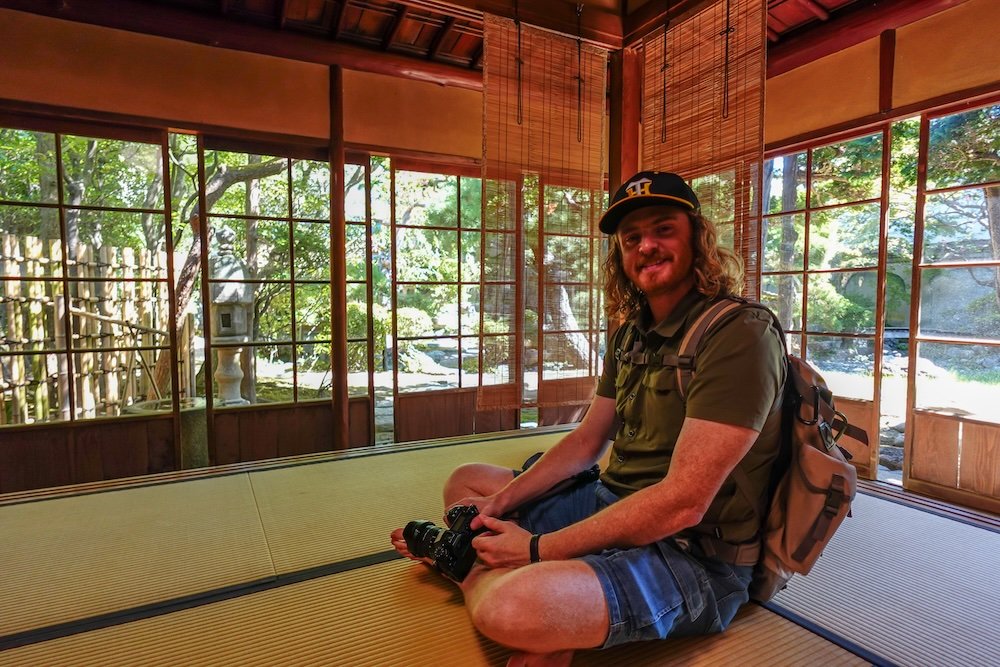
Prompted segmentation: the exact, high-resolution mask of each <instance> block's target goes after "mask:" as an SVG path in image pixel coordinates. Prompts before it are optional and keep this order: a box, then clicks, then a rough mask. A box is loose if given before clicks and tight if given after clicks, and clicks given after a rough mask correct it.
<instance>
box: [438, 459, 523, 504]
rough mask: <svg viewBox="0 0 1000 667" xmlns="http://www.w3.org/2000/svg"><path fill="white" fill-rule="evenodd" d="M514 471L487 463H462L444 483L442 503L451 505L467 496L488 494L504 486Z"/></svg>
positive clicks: (511, 477)
mask: <svg viewBox="0 0 1000 667" xmlns="http://www.w3.org/2000/svg"><path fill="white" fill-rule="evenodd" d="M513 477H514V473H513V472H512V471H511V469H510V468H504V467H501V466H495V465H492V464H489V463H463V464H462V465H460V466H458V467H457V468H455V470H454V471H453V472H452V473H451V476H450V477H449V478H448V481H447V482H445V484H444V503H445V505H451V504H452V503H456V502H458V501H459V500H461V499H462V498H465V497H467V496H488V495H490V494H493V493H496V492H497V491H499V490H500V489H502V488H503V487H504V485H506V484H507V482H509V481H510V480H511V479H513Z"/></svg>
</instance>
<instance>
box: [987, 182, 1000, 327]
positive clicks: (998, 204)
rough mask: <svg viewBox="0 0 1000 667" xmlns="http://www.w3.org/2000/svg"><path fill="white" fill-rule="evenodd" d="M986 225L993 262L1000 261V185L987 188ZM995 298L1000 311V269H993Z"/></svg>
mask: <svg viewBox="0 0 1000 667" xmlns="http://www.w3.org/2000/svg"><path fill="white" fill-rule="evenodd" d="M985 194H986V224H987V225H989V231H990V250H991V251H992V253H993V260H994V261H996V260H1000V185H991V186H989V187H987V188H985ZM993 298H994V300H995V301H996V304H997V309H998V310H1000V267H997V268H995V269H993Z"/></svg>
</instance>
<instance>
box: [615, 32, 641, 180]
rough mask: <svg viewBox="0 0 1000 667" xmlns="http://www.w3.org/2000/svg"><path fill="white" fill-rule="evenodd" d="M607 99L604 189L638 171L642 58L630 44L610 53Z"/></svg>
mask: <svg viewBox="0 0 1000 667" xmlns="http://www.w3.org/2000/svg"><path fill="white" fill-rule="evenodd" d="M610 88H611V99H610V107H611V108H610V109H609V116H610V118H609V121H610V135H611V136H610V141H609V158H608V189H609V190H610V191H611V192H612V193H613V192H614V191H615V189H617V188H618V186H619V185H621V184H622V181H623V180H624V179H626V178H628V177H629V176H631V175H632V174H634V173H635V172H637V171H639V104H640V96H641V91H642V58H641V57H640V55H639V52H638V51H637V50H636V49H634V48H624V49H621V50H619V51H615V52H613V53H612V54H611V86H610Z"/></svg>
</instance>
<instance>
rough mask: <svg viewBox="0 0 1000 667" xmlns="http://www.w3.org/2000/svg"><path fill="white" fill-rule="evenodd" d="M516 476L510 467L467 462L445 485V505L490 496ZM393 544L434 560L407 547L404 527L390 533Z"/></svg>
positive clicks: (401, 550) (426, 560) (403, 552)
mask: <svg viewBox="0 0 1000 667" xmlns="http://www.w3.org/2000/svg"><path fill="white" fill-rule="evenodd" d="M513 478H514V473H513V471H512V470H511V469H510V468H503V467H501V466H495V465H490V464H488V463H466V464H464V465H461V466H459V467H458V468H455V470H454V471H453V472H452V473H451V476H450V477H449V478H448V481H447V482H445V485H444V506H445V508H448V507H450V506H452V505H454V504H455V503H457V502H458V501H460V500H461V499H462V498H468V497H469V496H488V495H491V494H493V493H496V492H497V491H499V490H500V489H502V488H503V487H504V486H505V485H506V484H507V482H509V481H510V480H512V479H513ZM390 540H391V541H392V546H393V547H394V548H395V549H396V551H398V552H399V553H400V555H402V556H405V557H406V558H409V559H410V560H417V561H421V562H423V563H427V564H428V565H433V564H434V562H433V561H432V560H431V559H430V558H417V557H416V556H414V555H413V554H411V553H410V551H409V549H407V548H406V540H404V539H403V529H402V528H397V529H396V530H394V531H392V534H391V535H390Z"/></svg>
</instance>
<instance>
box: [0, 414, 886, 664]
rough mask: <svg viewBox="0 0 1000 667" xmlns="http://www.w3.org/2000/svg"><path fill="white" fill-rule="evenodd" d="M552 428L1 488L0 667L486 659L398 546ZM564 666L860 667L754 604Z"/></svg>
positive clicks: (437, 580) (453, 594) (436, 585)
mask: <svg viewBox="0 0 1000 667" xmlns="http://www.w3.org/2000/svg"><path fill="white" fill-rule="evenodd" d="M561 435H562V432H561V431H560V430H553V431H548V432H529V434H517V435H510V436H500V437H495V438H481V439H477V440H453V441H449V442H446V443H427V444H426V445H416V446H411V447H409V448H407V449H403V450H400V451H393V452H392V453H385V452H386V450H384V449H381V450H368V451H354V452H351V453H350V454H349V455H341V456H336V455H329V456H313V457H307V458H304V459H300V460H296V461H281V462H276V463H266V464H261V465H260V466H242V467H238V468H231V469H225V470H222V471H217V472H216V473H214V474H211V475H204V474H201V475H195V476H185V475H181V476H171V477H163V478H144V479H141V480H136V481H133V482H130V483H113V484H109V485H106V486H104V487H101V486H95V487H92V488H90V489H88V490H87V492H84V493H80V492H76V493H60V494H44V493H43V494H29V495H24V496H18V497H13V498H5V499H0V535H3V536H4V539H3V540H0V572H2V573H3V576H2V577H0V665H156V664H163V665H228V664H233V665H237V664H238V665H276V664H281V665H299V664H301V665H306V664H309V665H315V664H323V665H366V664H370V665H500V664H503V663H504V661H505V660H506V658H507V656H508V653H507V651H506V650H505V649H503V648H502V647H500V646H498V645H496V644H494V643H492V642H490V641H488V640H486V639H484V638H482V637H481V636H479V635H478V634H477V633H476V632H475V630H474V629H473V628H472V626H471V624H470V623H469V620H468V618H467V616H466V614H465V610H464V606H463V605H462V601H461V597H460V596H459V594H458V592H457V589H456V588H455V587H454V586H453V585H452V584H451V583H449V582H447V581H446V580H444V579H442V578H441V577H439V576H438V575H436V574H434V573H432V572H430V571H429V570H428V569H427V568H425V567H424V566H422V565H420V564H416V563H412V562H409V561H404V560H400V559H397V558H396V557H395V553H394V552H392V551H391V548H390V545H389V541H388V534H389V532H390V530H391V529H393V528H395V527H397V526H400V525H403V524H405V523H406V522H407V521H409V520H412V519H419V518H426V519H431V520H435V521H436V520H438V519H439V518H440V515H441V500H440V492H441V487H442V483H443V481H444V479H445V478H446V476H447V474H448V473H449V471H450V470H451V469H453V468H454V467H455V466H457V465H459V464H461V463H464V462H469V461H486V462H491V463H496V464H500V465H505V466H510V467H519V466H520V464H521V462H523V460H524V459H525V458H527V456H529V455H530V454H532V453H534V452H536V451H539V450H542V449H545V448H547V447H549V446H551V445H552V444H553V443H554V442H556V441H557V440H558V438H559V437H561ZM574 664H577V665H615V664H623V665H624V664H628V665H630V666H633V665H636V666H641V665H661V664H671V665H703V666H709V665H733V664H738V665H748V666H756V665H760V666H761V667H763V666H765V665H767V666H770V665H816V664H822V665H864V664H869V661H866V660H864V659H862V658H860V657H858V656H857V655H854V654H852V653H850V652H848V651H846V650H844V649H843V648H841V647H840V646H838V645H836V644H835V643H832V642H830V641H828V640H827V639H824V638H823V637H821V636H820V635H818V634H814V633H812V632H810V631H808V630H806V629H804V628H802V627H800V626H798V625H796V624H794V623H792V622H790V621H788V620H786V619H784V618H782V617H781V616H779V615H777V614H775V613H772V612H771V611H769V610H767V609H764V608H762V607H759V606H756V605H750V606H748V607H747V608H745V609H744V610H743V611H742V612H741V613H740V615H739V616H738V618H737V620H736V621H735V622H734V624H733V626H732V627H731V628H730V629H729V630H728V631H727V632H726V633H724V634H722V635H718V636H713V637H698V638H687V639H681V640H670V641H666V642H651V643H645V644H637V645H633V646H626V647H620V648H617V649H613V650H610V651H585V652H581V653H579V654H578V655H577V658H576V660H575V662H574Z"/></svg>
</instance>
